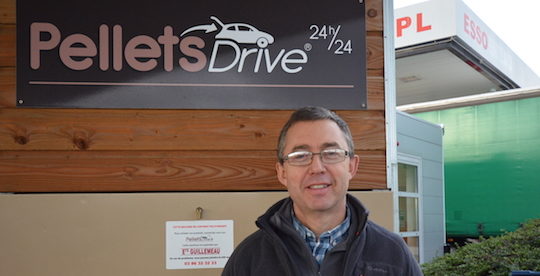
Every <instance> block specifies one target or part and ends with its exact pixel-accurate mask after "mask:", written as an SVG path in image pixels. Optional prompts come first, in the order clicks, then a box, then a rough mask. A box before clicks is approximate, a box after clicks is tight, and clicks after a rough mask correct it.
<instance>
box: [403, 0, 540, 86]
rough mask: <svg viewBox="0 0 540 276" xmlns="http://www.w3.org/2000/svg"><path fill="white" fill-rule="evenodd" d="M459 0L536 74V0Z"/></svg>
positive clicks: (408, 1) (539, 2)
mask: <svg viewBox="0 0 540 276" xmlns="http://www.w3.org/2000/svg"><path fill="white" fill-rule="evenodd" d="M424 1H426V0H394V7H395V8H400V7H404V6H408V5H412V4H416V3H420V2H424ZM431 1H444V0H431ZM461 1H463V2H464V3H465V5H467V6H468V7H469V8H471V10H473V11H474V13H476V15H477V16H478V17H480V19H481V20H482V21H484V23H485V24H486V25H487V26H488V27H489V28H491V30H492V31H493V32H495V33H496V34H497V36H499V38H500V39H501V40H502V41H504V43H506V45H508V47H510V49H512V51H514V53H515V54H516V55H517V56H519V57H520V58H521V59H522V60H523V62H525V63H526V64H527V65H528V66H529V67H530V68H531V69H532V70H533V71H534V72H535V73H536V74H537V75H538V76H540V0H512V1H508V0H461Z"/></svg>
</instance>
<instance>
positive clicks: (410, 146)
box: [396, 111, 446, 262]
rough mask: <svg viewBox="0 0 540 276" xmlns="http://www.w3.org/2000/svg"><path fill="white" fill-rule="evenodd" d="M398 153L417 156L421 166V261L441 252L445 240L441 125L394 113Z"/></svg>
mask: <svg viewBox="0 0 540 276" xmlns="http://www.w3.org/2000/svg"><path fill="white" fill-rule="evenodd" d="M396 117H397V118H396V125H397V140H398V147H397V152H398V154H406V155H410V156H415V157H418V158H420V159H421V160H422V161H421V166H422V170H421V171H422V176H421V178H422V179H421V182H422V185H421V188H422V191H421V194H422V198H421V200H422V207H423V208H422V209H423V210H422V215H421V217H422V219H421V222H422V228H423V229H422V230H423V231H422V232H423V237H422V238H423V245H424V248H423V250H422V251H421V254H423V258H422V259H423V261H424V262H429V261H430V260H432V259H433V258H435V257H437V256H441V255H443V253H444V244H445V242H446V234H445V214H444V173H443V172H444V171H443V165H444V164H443V145H442V136H443V128H442V127H441V126H439V125H436V124H433V123H430V122H427V121H424V120H421V119H418V118H415V117H413V116H411V115H408V114H406V113H404V112H400V111H398V112H397V116H396Z"/></svg>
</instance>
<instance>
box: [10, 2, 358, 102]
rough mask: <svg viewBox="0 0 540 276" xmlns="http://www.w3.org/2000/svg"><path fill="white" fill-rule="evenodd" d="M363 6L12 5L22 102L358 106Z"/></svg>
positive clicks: (18, 87) (290, 3)
mask: <svg viewBox="0 0 540 276" xmlns="http://www.w3.org/2000/svg"><path fill="white" fill-rule="evenodd" d="M363 2H364V1H358V0H336V1H320V0H319V1H317V0H316V1H313V0H295V1H290V0H274V1H258V2H256V3H255V2H253V1H251V0H231V1H221V0H208V1H176V0H159V1H137V0H135V1H130V2H125V1H120V0H95V1H92V5H88V3H87V2H82V1H78V0H69V1H68V0H58V1H55V4H54V5H51V3H49V2H47V1H38V0H19V1H17V104H18V106H21V107H66V108H173V109H294V108H298V107H301V106H306V105H321V106H325V107H328V108H331V109H366V108H367V100H366V62H365V59H366V46H365V18H364V17H365V15H364V13H365V12H364V9H365V7H364V3H363Z"/></svg>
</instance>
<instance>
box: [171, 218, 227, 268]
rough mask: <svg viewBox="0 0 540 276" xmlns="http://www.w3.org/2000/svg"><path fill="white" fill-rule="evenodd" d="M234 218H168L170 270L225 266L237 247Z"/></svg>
mask: <svg viewBox="0 0 540 276" xmlns="http://www.w3.org/2000/svg"><path fill="white" fill-rule="evenodd" d="M233 237H234V231H233V221H232V220H193V221H167V223H166V256H165V257H166V258H167V261H166V267H167V269H197V268H223V267H225V264H226V263H227V260H228V259H229V257H230V256H231V254H232V252H233V249H234V241H233Z"/></svg>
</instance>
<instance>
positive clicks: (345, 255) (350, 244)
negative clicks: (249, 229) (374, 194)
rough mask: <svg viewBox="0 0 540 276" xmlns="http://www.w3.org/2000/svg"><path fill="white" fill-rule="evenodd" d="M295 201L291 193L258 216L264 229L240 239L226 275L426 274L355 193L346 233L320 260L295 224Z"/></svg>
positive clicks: (224, 273) (258, 223)
mask: <svg viewBox="0 0 540 276" xmlns="http://www.w3.org/2000/svg"><path fill="white" fill-rule="evenodd" d="M292 204H293V203H292V200H291V199H290V198H286V199H283V200H281V201H279V202H277V203H276V204H274V206H272V207H270V209H268V211H267V212H266V213H265V214H264V215H262V216H261V217H259V219H258V220H257V222H256V224H257V226H258V227H259V228H260V229H259V230H257V231H256V232H255V233H253V234H251V235H250V236H249V237H247V238H246V239H245V240H244V241H242V242H241V243H240V244H239V245H238V247H237V248H236V249H235V251H234V252H233V254H232V256H231V257H230V259H229V261H228V262H227V265H226V266H225V269H224V270H223V273H222V276H233V275H234V276H266V275H268V276H310V275H317V276H339V275H345V276H377V275H400V276H408V275H410V276H417V275H422V272H421V270H420V267H419V266H418V263H417V262H416V260H415V259H414V258H413V256H412V254H411V252H410V251H409V249H408V248H407V245H406V244H405V242H404V241H403V239H402V238H401V237H400V236H398V235H396V234H395V233H392V232H390V231H388V230H386V229H384V228H382V227H381V226H379V225H377V224H375V223H374V222H372V221H370V220H368V219H367V217H368V212H367V210H366V209H365V208H364V206H363V205H362V204H361V203H360V201H358V200H357V199H356V198H355V197H353V196H351V195H347V204H348V206H349V209H350V210H351V226H350V228H349V233H348V236H347V238H346V239H345V240H344V241H342V242H341V243H339V244H337V245H336V246H335V247H334V248H332V250H330V251H329V252H327V254H326V256H325V258H324V260H323V262H322V264H321V265H320V266H319V265H318V264H317V262H316V260H315V258H314V257H313V255H312V254H311V252H310V250H309V248H308V246H307V244H306V243H305V241H304V240H303V239H302V238H301V237H300V235H299V234H298V233H297V232H296V230H295V229H294V226H293V224H292V218H291V213H292V212H291V210H292Z"/></svg>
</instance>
